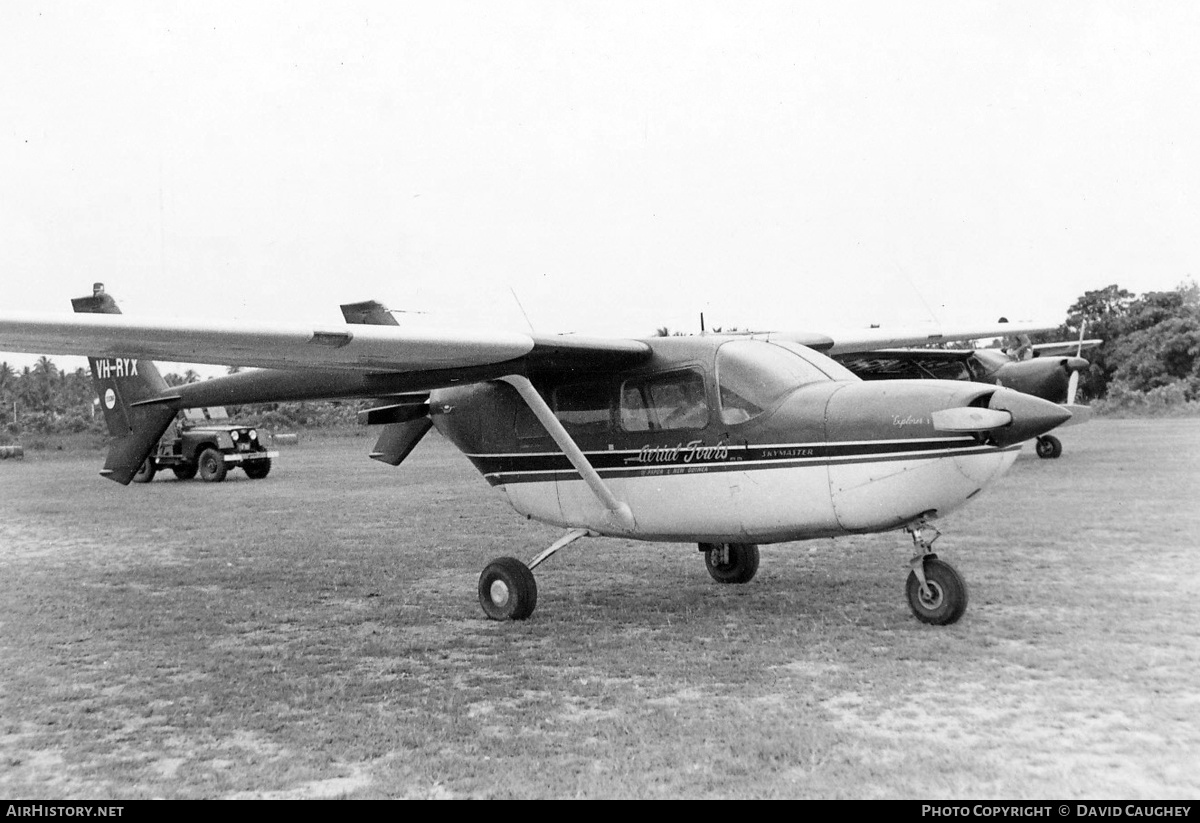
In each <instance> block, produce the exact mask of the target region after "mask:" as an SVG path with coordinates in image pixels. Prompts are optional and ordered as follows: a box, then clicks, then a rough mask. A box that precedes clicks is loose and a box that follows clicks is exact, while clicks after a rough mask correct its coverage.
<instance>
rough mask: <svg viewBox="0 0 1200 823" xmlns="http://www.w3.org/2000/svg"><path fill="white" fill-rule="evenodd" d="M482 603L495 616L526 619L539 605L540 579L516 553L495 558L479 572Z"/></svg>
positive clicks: (496, 617)
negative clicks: (534, 576)
mask: <svg viewBox="0 0 1200 823" xmlns="http://www.w3.org/2000/svg"><path fill="white" fill-rule="evenodd" d="M479 605H481V606H483V612H484V614H486V615H487V616H488V617H490V618H491V619H492V620H524V619H525V618H527V617H529V615H531V614H533V610H534V608H536V607H537V581H536V580H534V579H533V572H531V571H530V570H529V567H528V566H526V565H525V564H524V563H522V562H521V561H520V560H518V559H516V558H515V557H501V558H499V559H498V560H493V561H492V562H491V563H488V564H487V567H486V568H484V570H483V574H481V575H479Z"/></svg>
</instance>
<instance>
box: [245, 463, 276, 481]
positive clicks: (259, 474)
mask: <svg viewBox="0 0 1200 823" xmlns="http://www.w3.org/2000/svg"><path fill="white" fill-rule="evenodd" d="M242 468H243V469H245V470H246V476H247V477H249V478H250V479H251V480H262V479H263V478H264V477H266V476H267V475H268V474H270V473H271V458H269V457H267V458H264V459H262V460H250V461H248V462H246V463H243V464H242Z"/></svg>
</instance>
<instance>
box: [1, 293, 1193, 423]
mask: <svg viewBox="0 0 1200 823" xmlns="http://www.w3.org/2000/svg"><path fill="white" fill-rule="evenodd" d="M656 333H657V334H659V335H666V334H670V332H669V331H668V330H667V329H666V328H661V329H657V330H656ZM1081 333H1082V334H1083V335H1084V336H1086V337H1088V338H1100V339H1102V340H1103V341H1104V342H1103V343H1102V344H1101V345H1100V346H1099V347H1098V348H1094V349H1091V350H1090V351H1088V352H1085V353H1084V356H1085V357H1086V358H1087V359H1088V361H1089V362H1090V364H1091V365H1090V367H1089V369H1088V371H1087V373H1086V375H1085V379H1084V380H1083V381H1082V384H1081V390H1082V392H1083V397H1084V398H1086V399H1089V400H1108V401H1111V402H1114V403H1117V404H1125V405H1130V404H1131V401H1135V402H1132V405H1136V404H1137V403H1138V402H1143V401H1145V400H1146V399H1149V400H1151V401H1152V402H1154V403H1156V404H1158V405H1173V404H1190V403H1200V288H1198V287H1197V285H1196V283H1195V282H1194V281H1187V282H1185V283H1182V284H1180V285H1179V286H1177V287H1176V288H1175V289H1172V290H1171V291H1152V292H1146V293H1145V294H1142V295H1134V294H1133V293H1132V292H1130V291H1128V290H1127V289H1123V288H1121V287H1120V286H1118V285H1115V284H1114V285H1111V286H1106V287H1104V288H1102V289H1096V290H1094V291H1088V292H1085V293H1084V294H1083V295H1082V296H1081V297H1080V298H1079V299H1078V300H1076V301H1075V302H1074V303H1073V304H1072V305H1071V307H1070V308H1069V309H1067V316H1066V319H1065V320H1064V321H1063V323H1062V325H1061V326H1060V327H1059V328H1058V330H1056V331H1054V332H1047V333H1044V334H1041V335H1037V336H1036V337H1035V338H1034V340H1033V342H1035V343H1037V342H1053V341H1059V340H1068V339H1075V338H1077V337H1079V336H1080V334H1081ZM236 370H237V368H236V367H233V368H231V369H230V371H231V372H233V371H236ZM163 378H164V379H165V380H166V382H167V383H168V384H169V385H179V384H182V383H191V382H195V381H196V380H199V379H200V376H199V375H198V374H197V373H196V372H195V371H194V370H191V369H189V370H187V371H185V372H183V373H182V374H178V373H174V372H172V373H168V374H165V375H163ZM95 401H96V390H95V387H94V386H93V383H92V375H91V372H90V371H89V370H88V369H82V368H81V369H76V370H74V371H69V372H68V371H62V370H60V369H59V368H58V367H57V366H56V365H55V364H54V361H52V360H51V359H50V358H49V357H40V358H38V360H37V361H36V362H35V363H34V364H33V365H32V366H26V367H24V368H22V369H20V370H18V369H16V368H14V367H13V366H12V365H10V364H9V363H7V362H0V436H7V438H10V439H11V438H13V437H17V436H20V435H21V434H67V433H74V432H95V433H96V434H103V433H104V432H105V431H106V428H105V425H104V415H103V414H102V413H101V412H100V410H99V408H98V407H97V404H96V402H95ZM362 405H363V404H361V403H354V402H349V403H346V402H321V401H307V402H293V403H264V404H256V405H252V406H242V407H231V408H230V410H229V411H230V413H231V414H233V415H235V416H242V417H245V418H247V419H249V420H253V421H254V422H255V423H256V424H258V425H260V426H264V427H268V428H277V429H295V428H319V427H326V426H335V425H342V424H351V423H353V422H354V420H355V414H356V413H357V411H358V409H359V408H360V407H361V406H362Z"/></svg>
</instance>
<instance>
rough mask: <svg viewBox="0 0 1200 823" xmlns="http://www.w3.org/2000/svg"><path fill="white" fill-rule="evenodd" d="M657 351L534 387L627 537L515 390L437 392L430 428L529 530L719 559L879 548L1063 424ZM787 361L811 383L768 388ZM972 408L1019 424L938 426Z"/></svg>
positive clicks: (887, 385) (823, 373)
mask: <svg viewBox="0 0 1200 823" xmlns="http://www.w3.org/2000/svg"><path fill="white" fill-rule="evenodd" d="M647 342H649V343H650V345H651V347H652V350H653V354H652V356H651V357H650V358H649V359H648V360H647V361H646V362H645V363H643V364H641V365H639V366H637V367H636V368H632V369H625V370H621V371H617V372H609V373H606V374H604V375H592V376H589V375H580V374H570V373H551V374H543V375H537V374H531V375H530V378H531V380H532V383H533V385H534V386H535V387H536V388H537V390H538V393H539V394H540V395H541V396H542V397H543V398H544V399H545V401H546V403H547V404H548V406H549V407H550V408H551V409H553V411H554V413H555V416H556V417H557V418H558V419H559V421H561V422H562V423H563V425H564V427H565V429H566V430H567V432H568V433H569V434H570V435H571V437H572V439H573V440H574V441H575V442H576V443H577V444H578V446H579V447H580V449H582V450H583V452H584V454H585V455H586V457H587V459H588V462H589V463H590V464H591V465H592V466H593V467H594V468H595V469H596V471H597V472H598V474H599V475H600V477H601V478H602V479H603V480H604V482H605V483H606V484H607V485H608V486H609V488H610V489H611V490H612V492H613V493H614V494H615V496H616V497H617V498H619V499H620V500H621V501H623V502H625V503H626V504H628V506H629V507H630V510H631V512H632V515H633V521H634V523H633V525H632V527H630V525H629V524H620V523H616V522H614V520H613V518H612V517H611V513H610V512H609V511H608V510H606V508H605V506H604V505H603V504H602V502H601V501H600V500H599V499H597V497H596V495H594V494H593V493H592V491H591V489H590V488H589V487H588V485H587V484H586V483H585V482H584V481H583V479H582V478H581V476H580V474H579V472H577V471H576V470H575V468H574V467H573V466H572V464H571V463H570V462H569V461H568V459H567V458H566V457H565V456H564V455H563V453H562V451H561V450H560V449H558V448H557V447H556V445H555V443H554V441H553V440H552V439H551V436H550V435H549V434H548V433H547V431H546V429H545V427H543V426H542V425H541V424H540V423H539V421H538V420H537V419H536V417H535V416H534V413H533V412H532V411H531V410H530V408H529V406H528V404H527V403H526V402H525V401H524V400H523V399H522V398H521V397H520V396H519V394H518V392H517V391H516V390H515V389H514V388H513V387H512V386H510V385H508V384H506V383H503V382H489V383H481V384H473V385H470V386H462V387H451V388H442V389H437V390H434V391H433V392H431V393H430V398H429V410H430V416H431V417H432V420H433V423H434V425H435V426H436V427H437V428H438V430H439V431H441V432H442V433H443V434H444V435H445V436H446V437H447V438H448V439H450V440H451V441H452V442H453V443H454V444H455V445H456V446H457V447H458V448H459V449H461V450H462V451H463V452H464V453H465V454H466V455H467V457H468V458H469V459H470V460H471V461H472V463H474V465H475V466H476V468H477V469H478V470H479V471H480V472H481V473H482V474H483V475H484V477H485V478H486V479H487V480H488V482H489V483H490V484H492V485H493V486H494V487H496V488H497V489H499V490H500V491H501V492H502V493H503V494H504V495H505V497H506V499H507V501H508V502H509V503H510V504H511V505H512V507H513V508H514V509H516V510H517V511H518V512H519V513H521V514H523V515H526V516H528V517H532V518H534V519H537V520H539V521H542V522H546V523H550V524H555V525H560V526H565V527H575V528H579V527H583V528H588V529H590V530H592V531H594V532H596V533H599V534H607V535H618V536H625V537H630V538H636V539H645V540H671V541H688V542H715V543H719V542H753V543H770V542H782V541H789V540H798V539H804V538H813V537H823V536H832V535H838V534H847V533H861V532H872V531H880V530H885V529H892V528H897V527H900V526H903V525H905V524H907V523H910V522H912V521H913V520H915V519H917V518H918V517H920V516H921V515H923V514H926V513H930V512H936V513H938V514H945V513H946V512H949V511H952V510H953V509H955V508H957V507H958V506H960V505H962V504H963V503H965V502H966V501H967V500H969V499H970V498H971V497H973V496H975V495H976V494H978V492H979V491H981V490H982V489H983V488H984V487H986V486H987V485H988V484H989V483H990V482H992V481H993V480H995V479H996V478H997V477H999V476H1000V475H1001V474H1002V473H1003V472H1004V471H1005V470H1006V469H1007V468H1008V467H1009V466H1010V465H1011V464H1012V462H1013V460H1014V459H1015V458H1016V455H1017V452H1018V451H1019V449H1020V442H1021V441H1022V440H1024V439H1026V438H1028V437H1031V436H1033V435H1032V434H1031V427H1034V428H1037V427H1040V428H1042V429H1043V430H1044V429H1048V428H1050V427H1051V426H1053V425H1056V424H1057V423H1059V422H1061V421H1062V420H1063V419H1065V418H1066V417H1068V416H1069V415H1067V414H1066V413H1065V412H1062V411H1061V410H1060V409H1058V408H1056V407H1054V406H1052V405H1051V404H1047V403H1043V402H1042V401H1039V400H1037V399H1036V398H1032V397H1028V396H1025V395H1020V394H1018V393H1016V392H1011V391H1007V390H1004V389H997V388H996V387H994V386H989V385H981V384H975V383H958V382H950V381H927V380H912V381H890V382H862V381H860V380H858V379H857V378H855V377H854V376H853V375H852V374H850V373H849V372H848V371H846V370H845V369H843V368H842V367H841V366H838V365H837V364H836V363H834V362H833V361H831V360H829V359H828V358H826V357H824V356H823V355H820V354H818V353H817V352H815V351H812V350H810V349H804V348H803V347H798V346H793V347H791V348H789V349H784V350H782V351H781V350H780V347H779V346H778V344H775V343H768V342H765V341H761V340H746V339H740V340H739V339H730V338H721V337H716V336H709V337H691V338H659V339H654V340H651V341H647ZM731 346H732V347H734V348H729V347H731ZM787 358H796V359H797V360H800V361H802V362H803V363H804V365H803V366H802V367H799V368H797V370H796V373H795V374H790V373H789V374H787V375H784V376H780V375H778V374H771V373H770V372H771V369H772V367H773V366H775V365H777V364H780V363H781V364H782V365H783V366H784V368H785V369H786V368H790V366H789V364H788V362H787ZM806 375H807V378H808V379H807V382H806V379H805V377H806ZM773 381H774V382H775V383H778V384H779V385H778V386H776V385H772V382H773ZM788 381H791V382H790V383H789V382H788ZM747 395H753V396H752V397H748V396H747ZM764 400H765V401H767V402H763V401H764ZM972 405H974V406H978V407H980V408H992V409H1003V410H1006V411H1010V412H1012V413H1013V417H1014V420H1015V421H1016V422H1014V423H1013V425H1012V426H1010V427H1009V429H1008V430H1005V431H1002V432H996V433H992V434H990V435H987V436H982V435H979V434H971V433H947V432H943V431H938V430H935V428H934V423H933V417H932V413H933V412H936V411H939V410H943V409H948V408H957V407H967V406H972Z"/></svg>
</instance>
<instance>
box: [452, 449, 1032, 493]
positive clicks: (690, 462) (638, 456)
mask: <svg viewBox="0 0 1200 823" xmlns="http://www.w3.org/2000/svg"><path fill="white" fill-rule="evenodd" d="M968 444H970V445H968ZM700 448H701V449H704V450H706V451H707V453H706V454H704V455H703V456H699V457H697V456H695V455H694V454H692V453H691V452H689V451H688V450H686V449H682V448H666V449H658V450H650V451H649V452H647V451H645V450H643V451H624V452H609V451H603V452H588V453H586V456H587V458H588V460H589V462H591V464H592V466H593V467H594V468H595V469H596V471H597V472H598V473H599V474H600V476H601V477H605V478H621V477H648V476H663V475H680V474H700V473H708V472H727V471H760V470H774V469H786V468H796V467H800V466H834V465H846V464H853V463H887V462H894V461H899V460H922V459H930V458H942V457H954V456H959V455H964V456H965V455H973V454H988V453H993V452H997V451H1010V450H1013V449H1019V448H1020V444H1016V445H1013V446H1009V447H1006V448H1004V449H997V448H996V447H994V446H983V445H978V444H976V443H975V441H974V440H973V439H971V438H956V439H954V440H938V441H900V442H894V441H877V442H875V443H834V444H830V443H820V444H800V445H794V446H792V445H779V446H767V447H746V446H739V447H729V448H726V449H725V453H720V454H717V453H713V452H712V449H713V448H714V447H700ZM467 457H468V458H469V459H470V460H471V462H472V463H473V464H475V467H476V468H477V469H478V470H479V472H480V473H481V474H483V476H484V477H485V478H487V480H488V482H489V483H491V484H492V485H501V484H504V483H531V482H547V481H552V480H570V479H577V478H578V477H579V473H578V472H576V471H575V469H574V468H573V467H572V466H571V465H570V463H569V462H568V461H567V459H566V457H565V456H563V455H562V454H550V453H546V452H539V453H536V454H529V455H521V454H511V453H509V454H469V455H467Z"/></svg>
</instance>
